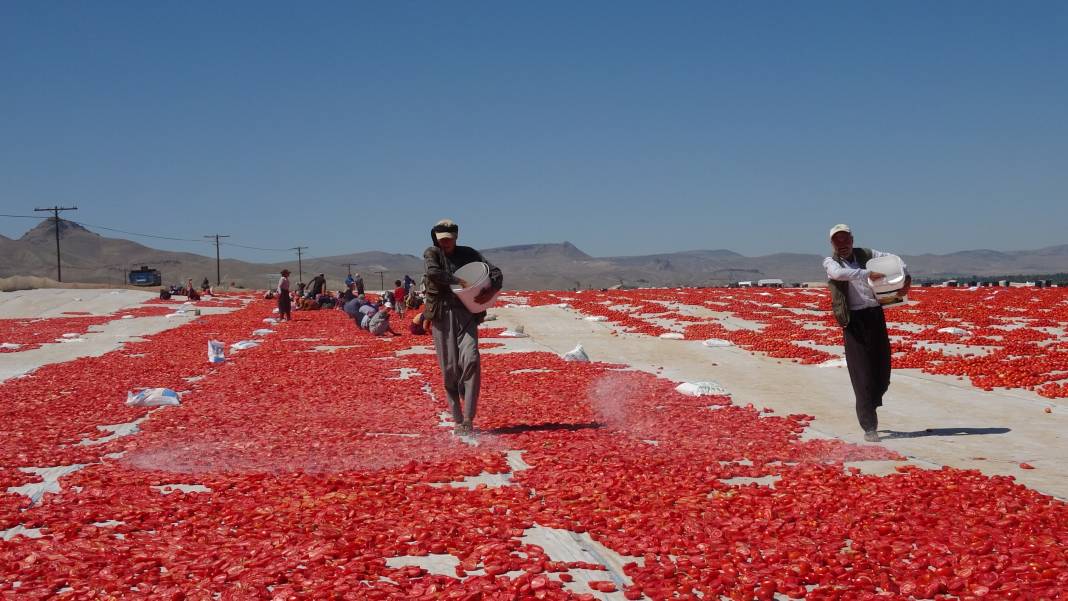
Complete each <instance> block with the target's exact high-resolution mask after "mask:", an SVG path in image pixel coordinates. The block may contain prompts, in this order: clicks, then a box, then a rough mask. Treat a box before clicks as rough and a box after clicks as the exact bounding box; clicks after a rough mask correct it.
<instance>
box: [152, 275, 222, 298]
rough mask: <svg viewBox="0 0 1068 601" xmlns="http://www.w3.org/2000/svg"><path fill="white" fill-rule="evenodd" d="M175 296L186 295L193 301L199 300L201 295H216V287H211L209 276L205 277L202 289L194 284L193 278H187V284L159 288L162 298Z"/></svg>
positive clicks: (201, 285)
mask: <svg viewBox="0 0 1068 601" xmlns="http://www.w3.org/2000/svg"><path fill="white" fill-rule="evenodd" d="M173 296H184V297H186V298H187V299H189V300H191V301H198V300H200V297H201V296H215V289H214V288H212V287H211V281H210V280H208V278H204V281H203V282H201V283H200V290H197V289H196V287H195V286H193V278H189V279H188V280H186V282H185V286H178V285H172V286H169V287H163V288H160V289H159V297H160V298H161V299H163V300H170V299H171V297H173Z"/></svg>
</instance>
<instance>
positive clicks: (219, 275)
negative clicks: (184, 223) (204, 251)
mask: <svg viewBox="0 0 1068 601" xmlns="http://www.w3.org/2000/svg"><path fill="white" fill-rule="evenodd" d="M204 237H205V238H215V285H216V286H222V270H221V269H220V267H219V238H229V237H230V236H229V234H226V235H224V234H211V235H208V236H204Z"/></svg>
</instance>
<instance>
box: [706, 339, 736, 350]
mask: <svg viewBox="0 0 1068 601" xmlns="http://www.w3.org/2000/svg"><path fill="white" fill-rule="evenodd" d="M701 344H703V345H705V346H707V347H709V348H712V347H717V346H734V343H733V342H731V341H730V340H724V339H722V338H709V339H708V340H705V341H704V342H702V343H701Z"/></svg>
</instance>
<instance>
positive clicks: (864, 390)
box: [823, 223, 912, 442]
mask: <svg viewBox="0 0 1068 601" xmlns="http://www.w3.org/2000/svg"><path fill="white" fill-rule="evenodd" d="M831 248H832V249H833V251H834V252H833V254H832V255H831V256H829V257H827V258H825V259H824V260H823V268H824V269H825V270H826V271H827V279H828V282H827V283H828V287H829V288H830V290H831V306H832V308H833V310H834V316H835V318H836V319H837V320H838V324H839V325H841V326H842V328H843V330H842V333H843V336H844V338H845V355H846V366H847V368H848V369H849V381H850V382H851V383H852V384H853V394H854V395H855V396H856V402H857V420H859V421H860V427H861V428H863V429H864V440H866V441H868V442H879V433H878V429H879V417H878V415H876V410H877V409H878V408H879V407H881V406H882V404H883V395H884V394H886V390H887V389H888V388H889V387H890V337H889V336H888V335H887V333H886V316H885V315H884V314H883V307H882V305H881V304H880V303H879V300H878V299H877V298H876V297H875V291H873V290H872V288H871V286H870V285H869V284H868V278H871V279H872V280H878V279H881V278H882V277H884V274H882V273H878V272H875V271H869V270H868V269H866V267H867V264H868V261H869V260H871V259H873V258H875V257H882V256H886V255H887V254H888V253H884V252H880V251H877V250H872V249H870V248H854V247H853V232H852V230H850V228H849V226H848V225H846V224H844V223H839V224H838V225H836V226H834V227H832V228H831ZM911 285H912V276H909V275H907V272H906V277H905V286H904V287H903V288H902V289H901V290H900V291H899V292H898V296H905V295H906V294H908V291H909V287H910V286H911Z"/></svg>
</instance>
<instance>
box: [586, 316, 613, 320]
mask: <svg viewBox="0 0 1068 601" xmlns="http://www.w3.org/2000/svg"><path fill="white" fill-rule="evenodd" d="M586 321H608V318H607V317H605V316H604V315H591V316H589V317H587V318H586Z"/></svg>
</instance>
